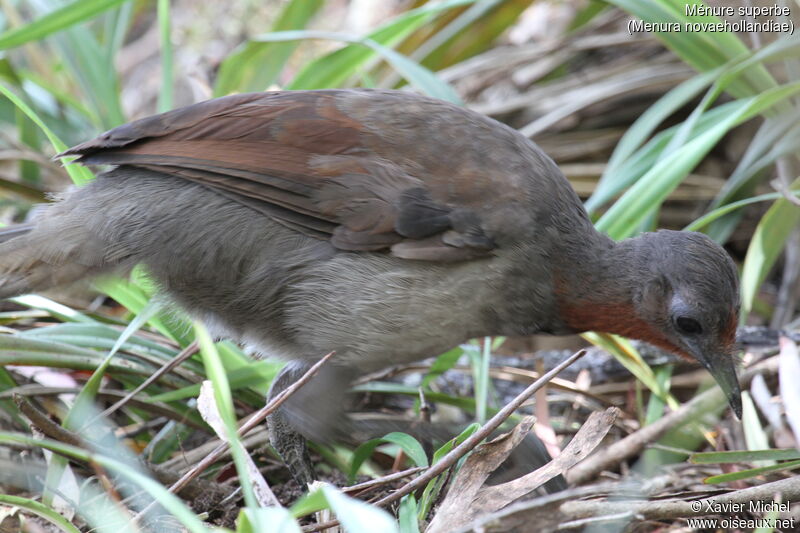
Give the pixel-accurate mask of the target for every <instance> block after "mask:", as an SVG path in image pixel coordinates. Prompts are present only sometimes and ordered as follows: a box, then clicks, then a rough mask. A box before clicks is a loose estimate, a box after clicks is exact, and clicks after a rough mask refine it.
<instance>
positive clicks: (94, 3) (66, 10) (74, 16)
mask: <svg viewBox="0 0 800 533" xmlns="http://www.w3.org/2000/svg"><path fill="white" fill-rule="evenodd" d="M125 1H126V0H75V1H74V2H72V3H71V4H67V5H65V6H64V7H61V8H59V9H56V10H55V11H52V12H50V13H48V14H46V15H44V16H42V17H40V18H38V19H37V20H35V21H33V22H31V23H29V24H26V25H25V26H22V27H19V28H14V29H12V30H9V31H7V32H5V33H3V34H2V35H0V50H5V49H8V48H14V47H16V46H19V45H21V44H25V43H28V42H31V41H37V40H40V39H43V38H44V37H47V36H48V35H50V34H52V33H55V32H57V31H60V30H63V29H65V28H69V27H70V26H73V25H75V24H77V23H79V22H82V21H84V20H89V19H90V18H92V17H94V16H96V15H98V14H100V13H102V12H103V11H106V10H108V9H111V8H112V7H114V6H117V5H119V4H121V3H123V2H125Z"/></svg>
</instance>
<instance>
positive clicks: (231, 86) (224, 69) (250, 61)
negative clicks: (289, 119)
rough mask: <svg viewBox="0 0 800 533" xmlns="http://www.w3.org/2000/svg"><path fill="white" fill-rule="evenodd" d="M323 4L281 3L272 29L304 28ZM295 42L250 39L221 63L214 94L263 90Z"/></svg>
mask: <svg viewBox="0 0 800 533" xmlns="http://www.w3.org/2000/svg"><path fill="white" fill-rule="evenodd" d="M323 5H324V2H323V1H322V0H292V1H291V2H289V3H287V4H286V5H285V6H284V8H283V10H282V11H281V14H280V15H279V16H278V19H277V21H276V22H275V24H274V25H273V26H272V30H271V31H272V32H273V33H274V32H280V31H286V30H300V29H303V28H305V26H306V25H307V24H308V22H309V21H310V20H311V19H312V18H313V17H314V15H316V14H317V12H318V11H319V10H320V8H322V6H323ZM297 45H298V43H296V42H293V41H287V42H279V43H270V42H254V41H250V42H248V43H246V44H245V45H244V46H241V47H239V49H237V50H236V51H234V52H233V53H232V54H230V55H228V57H226V58H225V60H224V61H223V62H222V64H220V67H219V73H218V75H217V81H216V84H215V86H214V96H223V95H226V94H230V93H233V92H248V91H263V90H264V89H265V88H267V87H269V86H270V85H272V84H274V83H276V82H278V77H279V75H280V73H281V71H282V70H283V68H284V66H285V65H286V62H287V61H288V60H289V57H290V56H291V55H292V53H293V52H294V51H295V49H296V48H297Z"/></svg>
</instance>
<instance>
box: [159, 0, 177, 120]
mask: <svg viewBox="0 0 800 533" xmlns="http://www.w3.org/2000/svg"><path fill="white" fill-rule="evenodd" d="M157 13H158V34H159V37H160V43H161V90H160V91H159V92H158V112H159V113H163V112H165V111H169V110H170V109H172V84H173V83H174V79H175V74H174V72H173V69H172V22H171V21H170V12H169V0H158V6H157Z"/></svg>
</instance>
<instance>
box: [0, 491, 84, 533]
mask: <svg viewBox="0 0 800 533" xmlns="http://www.w3.org/2000/svg"><path fill="white" fill-rule="evenodd" d="M0 503H4V504H6V505H11V506H14V507H19V508H20V509H25V510H26V511H28V512H29V513H33V514H35V515H36V516H39V517H41V518H44V519H45V520H47V521H48V522H50V523H51V524H53V525H54V526H57V527H60V528H61V530H62V531H64V532H65V533H81V531H80V530H79V529H78V528H77V527H75V526H73V525H72V524H71V523H70V522H69V521H68V520H67V519H66V518H64V517H63V516H61V515H60V514H58V512H56V511H54V510H53V509H51V508H49V507H47V506H46V505H44V504H41V503H39V502H37V501H35V500H31V499H29V498H22V497H20V496H11V495H9V494H0Z"/></svg>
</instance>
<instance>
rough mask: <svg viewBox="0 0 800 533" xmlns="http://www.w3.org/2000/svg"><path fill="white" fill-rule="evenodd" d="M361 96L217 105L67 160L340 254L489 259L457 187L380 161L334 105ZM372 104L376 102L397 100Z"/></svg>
mask: <svg viewBox="0 0 800 533" xmlns="http://www.w3.org/2000/svg"><path fill="white" fill-rule="evenodd" d="M355 94H358V95H359V97H361V96H363V95H364V94H365V93H364V92H363V91H294V92H273V93H253V94H241V95H234V96H228V97H223V98H218V99H215V100H210V101H207V102H202V103H199V104H195V105H192V106H189V107H186V108H182V109H178V110H175V111H170V112H168V113H164V114H161V115H156V116H153V117H148V118H145V119H142V120H138V121H135V122H132V123H130V124H126V125H123V126H120V127H118V128H115V129H113V130H110V131H108V132H106V133H104V134H103V135H101V136H100V137H98V138H96V139H94V140H92V141H89V142H86V143H83V144H81V145H78V146H76V147H74V148H71V149H70V150H67V151H66V152H64V153H62V154H60V156H69V155H77V156H79V159H78V161H79V162H81V163H84V164H113V165H134V166H140V167H144V168H149V169H153V170H157V171H159V172H162V173H165V174H171V175H175V176H180V177H182V178H185V179H188V180H191V181H194V182H197V183H201V184H203V185H206V186H208V187H211V188H213V189H215V190H218V191H219V192H221V193H224V194H226V195H227V196H229V197H231V198H232V199H235V200H237V201H239V202H241V203H243V204H245V205H248V206H250V207H253V208H254V209H257V210H259V211H261V212H263V213H265V214H267V215H269V216H270V217H272V218H274V219H275V220H277V221H279V222H281V223H282V224H285V225H287V226H289V227H291V228H293V229H296V230H298V231H301V232H303V233H306V234H308V235H311V236H313V237H317V238H326V237H327V238H330V239H331V242H332V243H333V245H334V246H336V247H337V248H340V249H343V250H385V249H390V250H392V252H393V253H394V254H395V255H398V256H400V257H406V258H410V259H421V260H434V261H435V260H444V261H452V260H466V259H471V258H474V257H477V256H481V255H485V254H486V253H488V252H489V251H490V250H491V249H492V248H493V247H494V242H493V239H492V236H491V235H490V234H489V233H488V232H486V231H485V228H484V227H483V225H482V221H481V219H480V217H479V216H478V215H477V214H475V213H474V212H473V211H471V210H469V209H468V207H467V206H459V205H458V204H457V202H456V203H454V202H453V201H452V200H453V198H452V194H451V193H450V192H448V191H449V190H450V189H452V183H451V182H452V181H453V178H452V177H451V176H448V177H446V178H442V177H437V176H436V175H425V169H418V168H416V167H415V166H414V165H413V162H408V161H405V160H403V161H397V154H396V152H397V147H396V146H393V147H392V148H391V149H388V152H389V153H392V154H394V155H393V156H392V155H390V156H386V155H384V154H382V153H381V151H382V143H383V144H386V142H385V141H384V140H383V139H382V138H381V134H380V131H376V128H374V127H371V126H369V125H366V124H364V123H363V122H362V121H359V120H356V119H355V118H353V117H352V116H350V114H348V113H347V112H344V111H342V109H341V106H339V105H337V103H338V102H339V101H340V100H341V99H342V98H345V99H346V98H347V97H348V95H355ZM373 94H374V98H375V99H380V98H381V97H382V95H383V96H384V97H385V95H386V94H392V93H380V92H376V93H373ZM408 98H410V99H414V97H411V96H409V97H408ZM377 104H378V105H377V108H376V113H380V112H381V111H380V102H378V103H377ZM436 105H441V106H446V104H443V103H436ZM345 107H346V106H345ZM412 170H416V172H413V173H414V174H415V175H412ZM437 180H439V181H441V183H438V182H437ZM437 184H438V185H439V189H440V190H439V191H437V187H436V185H437ZM456 200H457V198H456ZM464 211H468V212H469V213H470V216H471V218H470V220H471V226H470V228H469V235H467V234H464V235H461V233H459V231H460V230H459V228H457V227H455V226H456V225H457V224H458V220H460V219H462V218H464V216H463V212H464ZM458 213H461V214H460V215H459V214H458ZM456 215H458V216H456ZM468 218H469V217H468ZM463 225H464V224H462V226H463ZM465 227H466V226H465Z"/></svg>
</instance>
